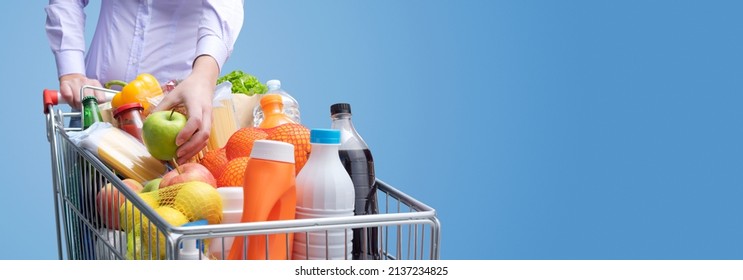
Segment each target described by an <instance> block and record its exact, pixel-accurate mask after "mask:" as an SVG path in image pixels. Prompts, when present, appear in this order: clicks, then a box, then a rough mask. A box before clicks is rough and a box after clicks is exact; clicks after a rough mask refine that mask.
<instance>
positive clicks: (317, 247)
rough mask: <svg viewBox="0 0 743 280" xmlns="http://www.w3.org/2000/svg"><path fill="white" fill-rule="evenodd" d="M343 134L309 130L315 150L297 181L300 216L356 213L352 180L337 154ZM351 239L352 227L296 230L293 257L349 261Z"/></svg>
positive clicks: (341, 215) (320, 216)
mask: <svg viewBox="0 0 743 280" xmlns="http://www.w3.org/2000/svg"><path fill="white" fill-rule="evenodd" d="M340 136H341V134H340V131H339V130H336V129H313V130H311V131H310V144H311V145H312V152H311V153H310V158H309V159H308V160H307V163H306V164H305V166H304V167H303V168H302V171H300V172H299V174H297V180H296V186H297V208H296V218H297V219H310V218H326V217H351V216H353V215H354V200H355V195H354V187H353V181H351V177H350V176H349V175H348V173H347V172H346V169H345V168H343V164H342V163H341V160H340V157H338V148H339V146H340ZM326 234H327V236H326ZM352 239H353V231H352V230H351V229H336V230H327V231H326V230H321V231H312V232H309V233H305V232H297V233H295V234H294V246H293V254H292V258H293V259H295V260H304V259H310V260H326V259H327V260H350V259H351V258H352V257H351V250H352V249H353V244H352V243H351V242H352Z"/></svg>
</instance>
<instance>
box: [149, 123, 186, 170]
mask: <svg viewBox="0 0 743 280" xmlns="http://www.w3.org/2000/svg"><path fill="white" fill-rule="evenodd" d="M184 126H186V116H184V115H183V114H181V113H178V112H171V111H159V112H154V113H152V114H150V115H149V116H147V119H145V120H144V124H143V126H142V140H144V145H145V146H146V147H147V151H148V152H150V154H151V155H152V156H153V157H155V158H156V159H159V160H171V159H173V158H175V153H176V150H177V149H178V145H176V144H175V137H176V136H178V133H179V132H181V129H183V127H184Z"/></svg>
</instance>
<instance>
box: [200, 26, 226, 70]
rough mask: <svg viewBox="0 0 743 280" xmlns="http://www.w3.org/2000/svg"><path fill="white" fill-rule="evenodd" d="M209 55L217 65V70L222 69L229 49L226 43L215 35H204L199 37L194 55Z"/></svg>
mask: <svg viewBox="0 0 743 280" xmlns="http://www.w3.org/2000/svg"><path fill="white" fill-rule="evenodd" d="M201 55H209V56H211V57H213V58H214V59H215V60H216V61H217V64H218V65H219V70H220V71H221V70H222V65H224V63H225V62H226V61H227V57H229V56H230V51H229V50H228V49H227V45H225V43H224V42H223V41H222V39H219V37H217V36H215V35H206V36H204V37H201V39H199V42H198V45H197V47H196V56H195V57H199V56H201Z"/></svg>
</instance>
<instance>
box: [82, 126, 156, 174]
mask: <svg viewBox="0 0 743 280" xmlns="http://www.w3.org/2000/svg"><path fill="white" fill-rule="evenodd" d="M70 140H72V142H73V143H75V144H76V145H78V146H81V147H82V148H84V149H86V150H88V151H90V152H91V153H93V154H94V155H95V156H97V157H98V158H99V159H100V160H101V161H102V162H103V163H105V164H106V165H107V166H109V167H110V168H112V169H113V170H114V171H115V172H116V173H118V174H121V175H123V176H124V177H126V178H131V179H134V180H136V181H138V182H145V181H149V180H152V179H155V178H159V177H160V176H162V175H163V174H164V173H165V172H166V171H167V168H166V166H165V164H164V163H163V162H162V161H160V160H158V159H156V158H154V157H152V156H151V155H150V154H149V153H148V152H147V148H146V147H145V146H144V144H142V143H141V142H139V141H138V140H137V139H136V138H134V137H133V136H131V135H129V134H128V133H126V132H124V131H123V130H121V129H119V128H117V127H114V126H112V125H111V124H110V123H106V122H97V123H94V124H93V125H92V126H90V128H88V129H87V130H85V131H83V132H74V133H70Z"/></svg>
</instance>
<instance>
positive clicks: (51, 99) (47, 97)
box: [43, 89, 59, 114]
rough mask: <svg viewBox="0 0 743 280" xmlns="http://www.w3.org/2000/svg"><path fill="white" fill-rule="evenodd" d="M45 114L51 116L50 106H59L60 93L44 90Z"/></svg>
mask: <svg viewBox="0 0 743 280" xmlns="http://www.w3.org/2000/svg"><path fill="white" fill-rule="evenodd" d="M43 95H44V96H43V98H44V114H49V106H51V105H57V104H59V92H58V91H56V90H53V89H44V92H43Z"/></svg>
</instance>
